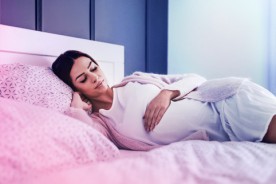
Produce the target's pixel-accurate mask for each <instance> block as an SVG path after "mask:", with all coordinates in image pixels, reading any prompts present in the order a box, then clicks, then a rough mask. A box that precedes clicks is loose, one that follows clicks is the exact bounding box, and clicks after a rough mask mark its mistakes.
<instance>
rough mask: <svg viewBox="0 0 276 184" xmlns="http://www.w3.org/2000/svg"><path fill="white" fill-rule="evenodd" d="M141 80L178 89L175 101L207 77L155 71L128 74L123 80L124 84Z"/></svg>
mask: <svg viewBox="0 0 276 184" xmlns="http://www.w3.org/2000/svg"><path fill="white" fill-rule="evenodd" d="M133 81H134V82H140V83H142V84H146V83H153V84H156V85H158V86H159V87H160V88H161V89H167V90H173V91H174V90H178V91H179V95H178V96H176V97H175V98H174V99H172V100H174V101H177V100H180V99H182V98H183V97H184V96H185V95H187V94H188V93H190V92H191V91H193V90H194V89H196V88H197V87H198V86H200V85H201V84H203V83H204V82H205V81H206V79H205V78H204V77H202V76H200V75H198V74H194V73H189V74H177V75H162V74H154V73H144V72H134V73H133V74H132V75H130V76H127V77H125V78H124V80H123V81H122V85H124V84H125V83H127V82H133Z"/></svg>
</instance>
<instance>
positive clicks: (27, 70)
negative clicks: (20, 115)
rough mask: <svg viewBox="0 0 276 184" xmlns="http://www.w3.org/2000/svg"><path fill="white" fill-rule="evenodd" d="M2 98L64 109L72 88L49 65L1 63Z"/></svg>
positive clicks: (67, 105) (69, 99) (0, 84)
mask: <svg viewBox="0 0 276 184" xmlns="http://www.w3.org/2000/svg"><path fill="white" fill-rule="evenodd" d="M0 97H4V98H9V99H15V100H18V101H22V102H27V103H30V104H34V105H38V106H42V107H47V108H51V109H54V110H57V111H59V112H64V111H66V109H68V108H69V107H70V103H71V99H72V89H71V88H70V87H68V86H67V85H66V84H65V83H63V82H62V81H61V80H60V79H58V77H57V76H56V75H55V74H54V73H53V72H52V70H51V69H50V68H48V67H42V66H32V65H24V64H20V63H15V64H4V65H0Z"/></svg>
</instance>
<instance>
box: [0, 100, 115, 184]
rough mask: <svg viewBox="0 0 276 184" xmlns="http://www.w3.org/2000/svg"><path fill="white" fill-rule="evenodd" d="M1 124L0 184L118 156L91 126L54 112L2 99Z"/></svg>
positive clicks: (0, 107) (0, 105)
mask: <svg viewBox="0 0 276 184" xmlns="http://www.w3.org/2000/svg"><path fill="white" fill-rule="evenodd" d="M0 120H1V121H0V150H1V151H0V183H11V182H14V180H20V177H21V176H27V175H28V174H34V173H37V172H39V173H41V172H50V171H51V172H53V171H55V170H59V169H61V168H63V169H65V168H67V167H72V166H77V165H80V164H86V163H91V162H95V161H104V160H110V159H112V158H115V157H116V156H117V155H118V154H119V150H118V149H117V147H116V146H115V145H114V144H113V143H112V142H111V141H109V140H108V139H107V138H106V137H105V136H103V135H102V134H101V133H99V132H98V131H97V130H95V129H93V128H92V127H91V126H89V125H87V124H85V123H83V122H81V121H78V120H76V119H73V118H71V117H69V116H66V115H63V114H61V113H59V112H56V111H53V110H51V109H47V108H43V107H38V106H34V105H31V104H27V103H23V102H17V101H14V100H10V99H5V98H0Z"/></svg>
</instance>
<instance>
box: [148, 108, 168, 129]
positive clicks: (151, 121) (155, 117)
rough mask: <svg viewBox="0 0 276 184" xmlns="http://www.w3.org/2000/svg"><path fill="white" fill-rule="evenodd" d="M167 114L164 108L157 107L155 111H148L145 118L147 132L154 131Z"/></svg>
mask: <svg viewBox="0 0 276 184" xmlns="http://www.w3.org/2000/svg"><path fill="white" fill-rule="evenodd" d="M164 113H165V110H164V108H160V107H156V108H154V109H153V110H150V109H149V110H147V111H146V114H145V117H144V126H145V129H146V131H148V132H150V131H152V130H153V129H154V128H155V126H156V125H158V123H159V122H160V120H161V119H162V117H163V115H164Z"/></svg>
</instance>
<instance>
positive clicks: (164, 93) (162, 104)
mask: <svg viewBox="0 0 276 184" xmlns="http://www.w3.org/2000/svg"><path fill="white" fill-rule="evenodd" d="M177 96H179V91H178V90H161V91H160V93H159V94H158V95H157V96H156V97H155V98H154V99H153V100H152V101H151V102H150V103H149V104H148V106H147V108H146V112H145V115H144V117H143V119H144V126H145V129H146V131H148V132H149V131H152V130H153V129H154V127H155V126H156V125H157V124H158V123H159V122H160V120H161V119H162V117H163V115H164V113H165V112H166V110H167V109H168V107H169V106H170V104H171V100H172V99H174V98H175V97H177Z"/></svg>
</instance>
